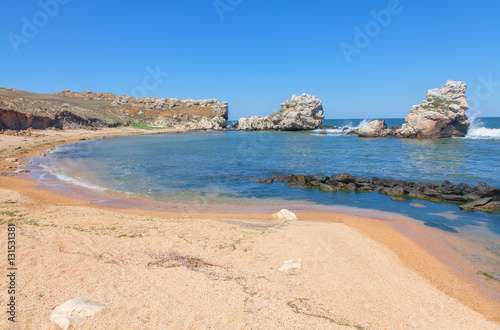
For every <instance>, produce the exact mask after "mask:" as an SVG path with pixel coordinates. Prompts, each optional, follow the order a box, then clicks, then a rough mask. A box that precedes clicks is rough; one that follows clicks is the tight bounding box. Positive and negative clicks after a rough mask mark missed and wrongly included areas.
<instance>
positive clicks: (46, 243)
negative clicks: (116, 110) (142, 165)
mask: <svg viewBox="0 0 500 330" xmlns="http://www.w3.org/2000/svg"><path fill="white" fill-rule="evenodd" d="M54 132H57V131H54ZM97 133H98V134H107V135H115V134H116V130H110V131H109V132H103V131H100V132H97ZM126 133H128V132H123V133H120V134H126ZM58 134H63V139H64V140H66V141H76V140H78V139H80V138H90V137H91V136H92V134H94V135H95V134H96V132H88V131H83V132H79V133H77V132H58ZM75 134H79V135H75ZM80 134H82V135H80ZM60 137H61V136H60V135H58V136H57V137H53V140H52V141H54V139H58V140H59V139H60ZM12 138H19V139H21V138H20V137H12ZM46 138H47V141H45V142H40V140H38V141H36V140H37V138H33V140H35V141H31V140H30V138H26V140H27V141H22V142H23V143H27V144H26V146H23V148H26V147H27V146H28V143H32V145H36V144H40V143H47V142H50V138H48V137H47V136H46ZM22 139H24V138H22ZM0 140H1V142H0V148H2V149H5V146H6V144H5V143H9V145H10V147H9V148H11V149H13V150H14V148H15V147H16V143H19V140H17V142H16V141H15V140H16V139H13V141H14V142H12V141H11V142H5V141H4V137H3V136H1V135H0ZM43 147H46V146H43ZM30 152H31V151H30ZM33 152H34V151H33ZM28 154H29V153H28ZM2 165H8V162H7V163H6V162H3V163H2ZM0 212H2V213H0V214H1V216H0V221H3V223H2V225H1V226H0V231H1V233H0V235H2V239H1V240H0V250H1V251H7V242H6V241H7V240H6V237H7V225H6V223H5V221H6V220H8V219H11V218H14V219H16V220H15V223H16V229H17V234H18V236H17V249H18V251H17V257H16V258H17V267H18V278H17V281H18V283H17V287H18V289H19V291H18V292H17V295H16V298H17V300H18V316H17V317H18V322H17V323H16V325H15V326H13V325H12V324H11V323H9V322H7V320H6V316H5V315H4V317H2V318H1V319H0V328H12V329H16V328H20V329H25V328H28V329H57V328H58V327H57V326H56V325H55V324H54V323H52V322H50V321H49V317H50V314H51V312H52V310H53V309H54V308H55V307H57V306H58V305H60V304H62V303H64V302H65V301H67V300H69V299H72V298H76V297H84V298H89V299H92V300H95V301H98V302H100V303H104V304H107V305H110V306H112V308H110V309H105V310H103V311H101V312H99V313H98V314H96V315H94V316H92V317H90V318H88V319H86V320H85V321H84V322H83V323H82V324H80V326H79V328H82V329H121V328H136V329H143V328H149V329H156V328H208V327H214V328H339V329H345V328H346V327H363V328H374V329H379V328H380V329H383V328H385V329H405V328H419V329H499V328H500V324H499V323H497V322H498V321H500V315H499V311H500V305H499V304H498V302H496V301H494V300H492V299H491V298H488V297H487V296H484V295H481V293H480V291H478V290H476V288H475V284H474V283H468V282H467V281H465V280H464V279H463V278H461V277H460V276H458V275H456V274H454V271H453V269H451V268H449V267H448V266H446V265H444V264H442V263H440V262H438V261H437V259H436V258H434V257H433V256H432V255H431V254H429V253H428V252H427V251H425V250H423V249H422V248H421V247H419V246H418V245H417V244H415V243H414V242H412V241H411V240H409V239H408V238H407V237H405V236H404V235H402V234H401V233H399V232H398V231H397V230H395V229H394V228H392V227H390V226H389V225H387V224H385V223H383V222H381V221H377V220H373V219H366V218H359V217H354V216H348V215H341V214H331V213H329V214H325V213H298V216H299V221H277V220H271V217H270V215H269V214H196V213H193V214H176V213H167V212H151V211H145V210H125V209H104V208H97V207H95V206H93V205H92V204H90V203H89V202H86V201H84V200H77V199H72V198H69V197H65V196H61V195H57V194H56V193H53V192H50V191H46V190H42V189H39V188H37V187H36V186H35V185H34V183H33V182H31V181H28V180H23V179H21V178H18V177H0ZM7 212H13V213H7ZM304 220H309V221H304ZM419 230H422V231H424V230H426V229H425V228H423V227H422V228H420V229H419ZM429 230H430V229H429ZM424 236H425V235H424ZM5 255H6V253H4V256H5ZM287 262H288V264H287ZM299 264H300V268H298V269H290V270H284V268H285V267H283V266H284V265H295V266H298V265H299ZM280 268H281V270H280ZM0 269H2V271H1V274H2V277H4V274H5V273H4V272H5V271H6V269H7V259H6V257H4V258H1V259H0ZM6 284H7V283H6V281H1V282H0V285H1V287H0V304H2V306H6V302H7V299H8V295H7V288H6ZM488 319H489V320H488Z"/></svg>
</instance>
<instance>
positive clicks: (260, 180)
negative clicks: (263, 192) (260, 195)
mask: <svg viewBox="0 0 500 330" xmlns="http://www.w3.org/2000/svg"><path fill="white" fill-rule="evenodd" d="M248 180H250V181H255V182H259V183H267V184H271V183H273V182H274V180H273V179H255V178H248Z"/></svg>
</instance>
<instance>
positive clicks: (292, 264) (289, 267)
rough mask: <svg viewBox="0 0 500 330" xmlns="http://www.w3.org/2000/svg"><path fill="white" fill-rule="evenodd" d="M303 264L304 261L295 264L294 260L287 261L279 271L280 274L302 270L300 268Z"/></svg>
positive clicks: (298, 260) (300, 260) (299, 260)
mask: <svg viewBox="0 0 500 330" xmlns="http://www.w3.org/2000/svg"><path fill="white" fill-rule="evenodd" d="M301 262H302V259H297V262H295V261H293V260H288V261H285V263H284V264H283V266H281V268H280V269H278V270H279V271H280V272H284V271H287V270H292V269H300V267H302V264H301Z"/></svg>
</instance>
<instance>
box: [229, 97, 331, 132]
mask: <svg viewBox="0 0 500 330" xmlns="http://www.w3.org/2000/svg"><path fill="white" fill-rule="evenodd" d="M324 119H325V115H324V112H323V103H322V102H321V100H320V99H319V98H317V97H316V96H312V95H309V94H302V95H300V96H297V95H293V96H292V98H291V99H290V100H288V101H285V102H283V103H282V104H281V108H280V110H279V111H277V112H275V113H273V114H272V115H268V116H265V117H257V116H252V117H249V118H240V120H239V121H238V123H236V124H235V125H233V129H238V130H245V131H262V130H264V131H307V130H314V129H316V128H318V127H319V126H320V125H321V124H322V123H323V121H324Z"/></svg>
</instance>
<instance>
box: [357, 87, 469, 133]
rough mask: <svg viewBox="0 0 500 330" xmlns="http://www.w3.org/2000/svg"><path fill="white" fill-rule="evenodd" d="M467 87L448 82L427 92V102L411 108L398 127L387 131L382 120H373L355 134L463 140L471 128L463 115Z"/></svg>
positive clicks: (465, 108) (466, 104)
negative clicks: (461, 138) (458, 138)
mask: <svg viewBox="0 0 500 330" xmlns="http://www.w3.org/2000/svg"><path fill="white" fill-rule="evenodd" d="M466 88H467V84H466V83H464V82H462V81H453V80H448V81H447V82H446V83H445V84H444V86H443V87H441V88H439V89H438V88H435V89H430V90H428V91H427V95H426V99H425V100H424V101H422V103H421V104H419V105H414V106H413V107H412V108H411V111H410V113H409V114H408V115H407V116H406V117H405V122H404V124H403V125H402V126H401V127H391V128H387V126H386V125H385V122H384V121H380V120H374V121H372V122H370V123H369V124H367V125H365V126H363V127H361V128H359V129H358V130H357V132H355V133H356V134H358V136H360V137H386V136H397V137H403V138H447V137H463V136H465V135H466V134H467V131H468V129H469V125H470V123H469V120H468V119H467V115H466V114H465V111H466V110H468V109H469V105H468V103H467V98H466V96H465V90H466Z"/></svg>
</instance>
